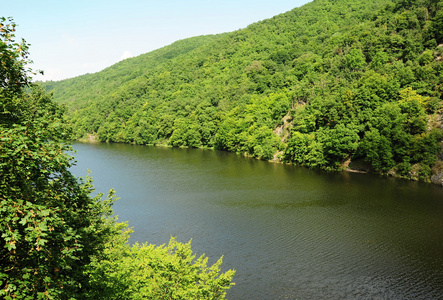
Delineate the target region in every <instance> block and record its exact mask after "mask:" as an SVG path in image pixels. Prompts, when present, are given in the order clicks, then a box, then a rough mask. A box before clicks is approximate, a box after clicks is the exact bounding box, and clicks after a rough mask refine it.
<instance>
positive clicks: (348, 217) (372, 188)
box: [73, 143, 443, 299]
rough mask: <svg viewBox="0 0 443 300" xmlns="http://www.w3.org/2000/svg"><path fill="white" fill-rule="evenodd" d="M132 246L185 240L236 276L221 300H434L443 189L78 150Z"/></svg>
mask: <svg viewBox="0 0 443 300" xmlns="http://www.w3.org/2000/svg"><path fill="white" fill-rule="evenodd" d="M74 149H76V150H77V153H76V154H75V156H76V160H77V165H76V166H75V167H74V168H73V173H74V174H76V175H77V176H85V175H86V170H87V169H90V170H91V171H92V173H91V175H92V177H93V178H94V185H95V186H96V188H97V190H98V191H100V192H105V193H106V192H107V191H108V190H109V189H111V188H114V189H116V191H117V196H118V197H120V198H121V199H120V200H118V201H117V202H116V203H115V205H114V212H115V213H116V214H117V215H119V220H120V221H128V222H129V226H131V227H133V228H134V230H135V232H134V233H133V234H132V236H131V240H130V241H131V242H135V241H139V242H149V243H152V244H157V245H159V244H164V243H167V242H168V241H169V238H170V237H171V236H175V237H177V239H178V240H179V241H181V242H187V241H189V240H190V239H192V249H193V251H194V252H196V253H197V254H203V253H205V254H206V255H207V256H209V258H210V262H211V263H213V262H215V261H216V260H217V259H218V258H219V257H220V256H222V255H224V259H223V261H224V262H223V268H224V269H228V268H234V269H236V270H237V273H236V276H235V277H234V282H235V283H236V285H235V286H234V287H233V288H232V289H231V290H230V291H229V292H228V299H441V298H442V297H443V188H442V187H439V186H435V185H432V184H425V183H418V182H411V181H405V180H399V179H394V178H390V177H382V176H376V175H368V174H354V173H345V172H334V173H328V172H322V171H315V170H308V169H305V168H301V167H296V166H292V165H285V164H275V163H269V162H264V161H259V160H255V159H250V158H245V157H242V156H239V155H235V154H233V153H226V152H221V151H212V150H201V149H177V148H162V147H150V146H134V145H124V144H81V143H77V144H75V145H74Z"/></svg>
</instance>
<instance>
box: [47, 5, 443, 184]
mask: <svg viewBox="0 0 443 300" xmlns="http://www.w3.org/2000/svg"><path fill="white" fill-rule="evenodd" d="M442 8H443V0H439V1H437V0H395V1H387V0H314V1H312V2H311V3H308V4H306V5H304V6H302V7H300V8H295V9H294V10H292V11H289V12H287V13H284V14H281V15H278V16H275V17H273V18H271V19H268V20H265V21H261V22H258V23H255V24H252V25H250V26H249V27H247V28H245V29H241V30H238V31H235V32H232V33H225V34H220V35H214V36H201V37H195V38H190V39H186V40H182V41H178V42H176V43H174V44H172V45H170V46H167V47H164V48H162V49H159V50H156V51H153V52H151V53H148V54H144V55H140V56H138V57H135V58H131V59H127V60H124V61H122V62H120V63H117V64H115V65H113V66H111V67H109V68H107V69H105V70H103V71H101V72H98V73H95V74H88V75H84V76H80V77H76V78H73V79H68V80H64V81H59V82H47V83H45V86H46V88H47V89H48V90H54V97H55V98H56V100H57V101H59V102H62V103H66V105H67V107H68V119H69V121H70V122H71V123H72V127H73V130H74V134H75V137H76V138H77V139H80V138H85V137H90V136H93V137H96V138H97V139H99V140H100V141H111V142H125V143H136V144H169V145H172V146H189V147H214V148H216V149H222V150H228V151H233V152H237V153H245V154H248V155H251V156H254V157H258V158H262V159H273V158H274V159H279V160H283V161H288V162H293V163H296V164H299V165H304V166H308V167H312V168H323V169H343V168H353V169H357V170H365V171H375V172H379V173H391V174H395V175H397V176H402V177H407V178H413V179H421V180H426V181H429V180H431V177H433V179H434V181H435V182H437V181H439V180H441V181H442V182H443V174H441V172H442V170H443V163H442V162H441V161H440V160H438V155H439V153H440V154H441V153H442V150H441V149H442V144H441V142H442V137H443V134H442V108H441V105H442V93H443V85H442V83H443V65H442V56H443V11H442ZM439 174H440V175H439Z"/></svg>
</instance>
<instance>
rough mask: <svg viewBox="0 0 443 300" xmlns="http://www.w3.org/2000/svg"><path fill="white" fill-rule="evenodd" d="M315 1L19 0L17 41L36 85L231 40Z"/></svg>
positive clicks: (4, 4) (3, 7) (11, 10)
mask: <svg viewBox="0 0 443 300" xmlns="http://www.w3.org/2000/svg"><path fill="white" fill-rule="evenodd" d="M310 1H311V0H272V1H271V0H265V1H262V0H75V1H74V0H40V1H37V0H14V1H6V0H5V1H3V0H1V3H0V17H1V16H3V17H13V19H14V22H15V23H16V24H17V28H16V29H17V32H16V41H19V40H20V39H21V38H24V39H25V40H26V42H27V43H29V44H31V47H30V58H31V60H32V61H33V62H34V63H33V64H32V65H31V68H32V69H33V70H42V71H44V74H45V75H44V76H41V75H37V76H34V80H43V81H46V80H61V79H66V78H71V77H75V76H79V75H83V74H86V73H95V72H98V71H100V70H102V69H104V68H106V67H109V66H111V65H113V64H115V63H117V62H118V61H120V60H122V59H125V58H129V57H133V56H137V55H140V54H143V53H147V52H150V51H152V50H155V49H158V48H161V47H163V46H166V45H169V44H172V43H173V42H175V41H177V40H181V39H184V38H188V37H193V36H199V35H206V34H217V33H223V32H231V31H235V30H237V29H241V28H245V27H247V26H248V25H250V24H252V23H255V22H258V21H261V20H264V19H268V18H271V17H273V16H275V15H278V14H281V13H284V12H286V11H289V10H292V9H293V8H295V7H299V6H302V5H303V4H305V3H307V2H310Z"/></svg>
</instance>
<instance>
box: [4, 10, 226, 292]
mask: <svg viewBox="0 0 443 300" xmlns="http://www.w3.org/2000/svg"><path fill="white" fill-rule="evenodd" d="M14 31H15V24H14V23H13V22H12V19H5V18H1V19H0V234H1V235H0V298H2V299H87V298H92V297H94V298H99V299H122V297H123V298H124V299H140V298H144V297H151V296H153V298H157V299H183V298H184V297H185V298H200V299H222V298H224V295H225V291H226V290H227V289H228V288H229V287H230V286H231V279H232V276H233V273H234V272H233V271H228V272H226V273H222V274H220V269H219V266H220V264H221V260H219V261H218V262H217V263H216V264H215V265H213V266H209V267H208V266H207V265H206V262H207V260H205V259H204V257H201V258H198V259H194V258H195V255H194V254H192V251H191V249H190V244H189V243H188V244H181V243H178V242H176V241H175V240H174V239H172V240H171V242H170V245H169V246H168V247H167V248H164V247H154V246H152V245H143V246H138V245H134V246H132V247H130V246H129V245H128V244H127V237H128V230H127V229H125V228H126V225H125V224H119V223H116V219H115V218H112V217H111V215H112V209H111V205H112V202H113V201H114V199H115V197H114V194H113V191H111V192H110V193H109V195H108V197H107V198H106V199H105V200H102V199H101V198H102V196H103V195H102V194H99V195H97V196H96V197H91V192H92V191H93V187H92V185H91V180H90V179H87V180H86V181H82V180H79V179H78V178H76V177H74V176H73V175H72V174H71V173H70V171H69V168H70V167H71V166H72V164H73V161H72V157H70V156H69V155H68V154H67V151H70V150H72V149H71V148H70V147H69V146H68V145H67V144H65V143H64V141H65V140H66V139H67V138H68V136H69V134H70V130H69V128H68V127H67V126H66V122H64V120H63V113H64V110H63V109H62V108H61V107H60V106H59V105H57V104H55V103H54V102H53V100H52V97H51V95H49V94H47V93H46V92H45V91H44V90H43V89H42V88H40V87H38V86H36V85H34V84H31V78H30V77H29V70H27V69H26V65H27V64H29V63H30V61H29V60H28V45H27V44H26V43H25V42H24V41H22V42H21V43H16V42H15V40H14ZM111 285H113V286H114V288H113V287H112V286H111ZM115 287H118V288H115Z"/></svg>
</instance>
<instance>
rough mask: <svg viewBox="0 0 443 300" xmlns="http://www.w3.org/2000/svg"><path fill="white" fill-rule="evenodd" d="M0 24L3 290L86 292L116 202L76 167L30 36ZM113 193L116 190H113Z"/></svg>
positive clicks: (5, 294)
mask: <svg viewBox="0 0 443 300" xmlns="http://www.w3.org/2000/svg"><path fill="white" fill-rule="evenodd" d="M8 21H9V22H11V23H10V24H5V22H6V19H4V18H2V23H1V25H0V28H1V33H0V57H1V59H2V60H1V62H2V63H1V66H2V67H1V73H0V84H1V87H0V103H1V106H0V174H1V177H0V232H1V233H2V234H1V237H0V262H1V266H2V268H1V269H0V296H1V297H2V298H18V299H20V298H28V299H29V298H42V299H43V298H45V299H46V298H68V297H80V298H81V297H82V295H83V291H84V290H86V289H87V287H88V280H87V278H86V277H85V276H83V272H84V271H85V269H86V267H87V266H88V264H89V263H90V260H91V257H92V256H94V255H96V254H97V253H100V252H101V251H103V249H104V241H105V240H106V238H107V236H109V234H110V233H111V232H112V230H113V229H112V228H113V227H112V226H111V225H110V223H108V222H107V221H106V218H105V217H106V216H109V215H110V213H111V210H110V202H111V200H109V201H100V199H99V198H100V197H95V198H91V197H90V196H89V194H90V192H91V190H92V186H91V184H90V182H89V181H87V182H85V183H82V182H81V181H79V180H78V179H76V178H75V177H74V176H73V175H72V174H71V173H70V172H69V167H70V166H71V165H72V158H71V157H70V156H69V155H68V154H67V151H68V150H70V148H69V147H68V146H67V145H66V144H64V143H63V141H64V140H65V139H66V138H67V137H68V134H69V129H68V127H67V126H66V125H65V122H63V110H62V108H61V107H59V106H58V105H56V104H55V103H53V102H52V100H51V97H50V95H48V94H46V93H45V92H44V91H43V90H42V89H41V88H39V87H37V86H34V85H32V84H30V77H29V75H28V74H29V73H28V70H26V69H25V67H26V64H28V63H29V61H28V60H27V48H28V47H27V45H26V43H25V42H22V44H17V43H15V42H14V30H15V25H14V23H12V20H10V19H9V20H8ZM111 198H112V197H111Z"/></svg>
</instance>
